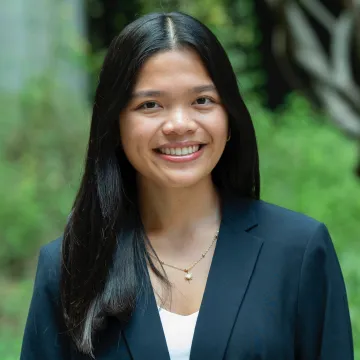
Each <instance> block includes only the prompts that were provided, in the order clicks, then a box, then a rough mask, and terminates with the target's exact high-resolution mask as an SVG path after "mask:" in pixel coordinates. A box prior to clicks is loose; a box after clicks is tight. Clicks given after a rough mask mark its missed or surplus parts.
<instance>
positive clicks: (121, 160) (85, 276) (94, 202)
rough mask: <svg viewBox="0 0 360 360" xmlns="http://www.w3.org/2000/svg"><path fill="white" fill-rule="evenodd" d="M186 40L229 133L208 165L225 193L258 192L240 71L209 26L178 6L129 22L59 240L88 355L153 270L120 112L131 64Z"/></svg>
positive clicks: (69, 318) (68, 307) (67, 299)
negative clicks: (98, 334)
mask: <svg viewBox="0 0 360 360" xmlns="http://www.w3.org/2000/svg"><path fill="white" fill-rule="evenodd" d="M185 47H186V48H191V49H193V50H195V51H196V52H197V53H198V54H199V56H200V57H201V59H202V61H203V64H204V66H205V67H206V69H207V71H208V73H209V75H210V77H211V79H212V80H213V83H214V84H215V86H216V89H217V91H218V93H219V95H220V98H221V101H222V103H223V105H224V107H225V109H226V111H227V115H228V121H229V128H230V130H231V139H230V140H229V141H228V143H227V145H226V147H225V150H224V152H223V154H222V156H221V158H220V160H219V162H218V163H217V165H216V167H215V168H214V170H213V172H212V178H213V182H214V184H215V185H216V187H217V188H218V189H219V191H220V192H222V193H230V194H233V195H239V196H241V197H246V198H254V199H258V198H259V196H260V175H259V161H258V150H257V144H256V137H255V131H254V127H253V123H252V120H251V117H250V114H249V112H248V110H247V108H246V105H245V103H244V101H243V99H242V97H241V95H240V93H239V89H238V84H237V79H236V76H235V74H234V71H233V69H232V66H231V64H230V61H229V59H228V57H227V55H226V53H225V50H224V49H223V47H222V46H221V44H220V43H219V41H218V40H217V38H216V37H215V35H214V34H213V33H212V32H211V31H210V30H209V29H208V28H207V27H206V26H205V25H203V24H202V23H201V22H199V21H198V20H196V19H194V18H193V17H191V16H189V15H186V14H183V13H180V12H171V13H152V14H148V15H145V16H143V17H141V18H138V19H136V20H135V21H134V22H132V23H131V24H129V25H127V26H126V27H125V28H124V29H123V31H122V32H121V33H120V34H119V35H118V36H117V37H115V38H114V40H113V41H112V43H111V45H110V47H109V49H108V52H107V55H106V57H105V60H104V63H103V66H102V69H101V72H100V77H99V83H98V86H97V89H96V94H95V101H94V106H93V113H92V121H91V127H90V137H89V142H88V149H87V155H86V160H85V169H84V174H83V177H82V180H81V184H80V187H79V190H78V193H77V195H76V198H75V201H74V204H73V207H72V212H71V216H70V217H69V219H68V223H67V225H66V227H65V231H64V236H63V242H62V264H61V283H60V292H61V307H62V313H63V317H64V320H65V324H66V327H67V329H68V331H69V334H70V336H71V338H72V339H73V341H74V342H75V344H76V347H77V349H78V350H79V351H80V352H83V353H85V354H88V355H92V356H93V347H94V346H93V339H94V335H95V333H96V330H98V329H99V327H101V326H102V325H103V324H104V322H105V320H106V317H107V316H109V315H113V316H117V317H118V319H119V321H121V323H122V324H123V325H125V324H126V323H127V322H128V320H129V319H130V317H131V314H132V311H133V309H134V307H135V304H136V298H137V294H138V293H139V291H145V290H144V289H146V287H147V286H149V279H148V272H147V264H148V263H149V264H150V266H151V268H152V269H153V270H154V272H155V274H156V275H157V276H158V277H160V278H161V279H162V280H164V281H166V279H165V278H164V276H163V275H162V273H160V272H159V271H157V270H156V267H155V266H154V263H153V261H152V259H151V257H150V254H149V250H148V246H147V242H148V240H147V237H146V234H145V231H144V228H143V225H142V222H141V218H140V215H139V211H138V207H137V204H138V201H137V191H136V181H135V176H136V173H135V170H134V168H133V167H132V166H131V164H130V163H129V161H128V160H127V158H126V156H125V154H124V152H123V150H122V148H121V145H120V144H121V142H120V136H121V134H120V130H119V121H121V118H120V119H119V114H120V112H121V110H122V109H124V107H126V105H127V103H128V102H129V99H130V94H131V91H132V89H133V87H134V84H135V81H136V76H137V73H138V72H139V69H140V68H141V66H142V65H143V64H144V62H145V61H146V60H147V59H149V57H151V56H152V55H154V54H155V53H158V52H160V51H168V50H173V49H181V48H185Z"/></svg>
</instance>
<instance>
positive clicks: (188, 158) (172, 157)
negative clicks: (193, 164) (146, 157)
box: [154, 143, 206, 163]
mask: <svg viewBox="0 0 360 360" xmlns="http://www.w3.org/2000/svg"><path fill="white" fill-rule="evenodd" d="M178 144H179V143H178ZM183 144H184V143H183ZM186 144H188V143H186ZM189 144H190V143H189ZM192 145H199V143H193V144H192ZM192 145H183V146H182V147H184V146H192ZM201 145H202V146H201V147H200V149H199V150H198V151H196V152H194V153H192V154H188V155H182V156H177V155H168V154H163V153H161V152H156V151H154V153H155V154H156V155H157V156H159V157H160V158H161V159H163V160H166V161H170V162H174V163H184V162H189V161H194V160H196V159H198V158H199V157H200V156H201V155H202V154H203V152H204V148H205V146H206V145H205V144H201ZM163 147H168V146H163ZM169 147H170V146H169ZM171 147H181V146H179V145H177V146H171Z"/></svg>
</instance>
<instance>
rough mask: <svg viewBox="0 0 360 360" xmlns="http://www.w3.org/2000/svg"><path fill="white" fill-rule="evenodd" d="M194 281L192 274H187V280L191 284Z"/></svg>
mask: <svg viewBox="0 0 360 360" xmlns="http://www.w3.org/2000/svg"><path fill="white" fill-rule="evenodd" d="M192 279H193V276H192V273H190V272H187V273H186V275H185V280H186V281H188V282H190V281H191V280H192Z"/></svg>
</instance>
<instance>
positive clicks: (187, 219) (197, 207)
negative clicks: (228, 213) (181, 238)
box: [138, 177, 220, 237]
mask: <svg viewBox="0 0 360 360" xmlns="http://www.w3.org/2000/svg"><path fill="white" fill-rule="evenodd" d="M138 189H139V206H140V214H141V218H142V221H143V224H144V227H145V230H146V232H147V233H151V234H154V235H157V234H164V233H165V234H169V235H170V234H172V235H174V236H175V237H177V236H176V235H181V234H185V233H192V232H193V231H194V230H195V229H196V228H199V227H201V226H202V225H203V226H206V227H209V226H210V227H213V226H214V225H215V226H218V225H219V223H220V200H219V195H218V192H217V190H216V188H215V186H214V184H213V182H212V179H211V177H209V178H206V179H204V180H202V181H201V182H199V183H198V184H196V185H194V186H192V187H189V188H164V187H159V186H157V185H156V184H153V183H151V184H149V183H148V182H145V181H143V180H141V179H139V181H138Z"/></svg>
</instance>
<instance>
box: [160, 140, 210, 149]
mask: <svg viewBox="0 0 360 360" xmlns="http://www.w3.org/2000/svg"><path fill="white" fill-rule="evenodd" d="M194 145H200V146H201V145H205V143H203V142H201V141H180V142H171V143H166V144H163V145H160V146H158V147H157V148H155V149H154V150H156V149H163V148H168V149H171V148H182V147H188V146H194Z"/></svg>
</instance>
